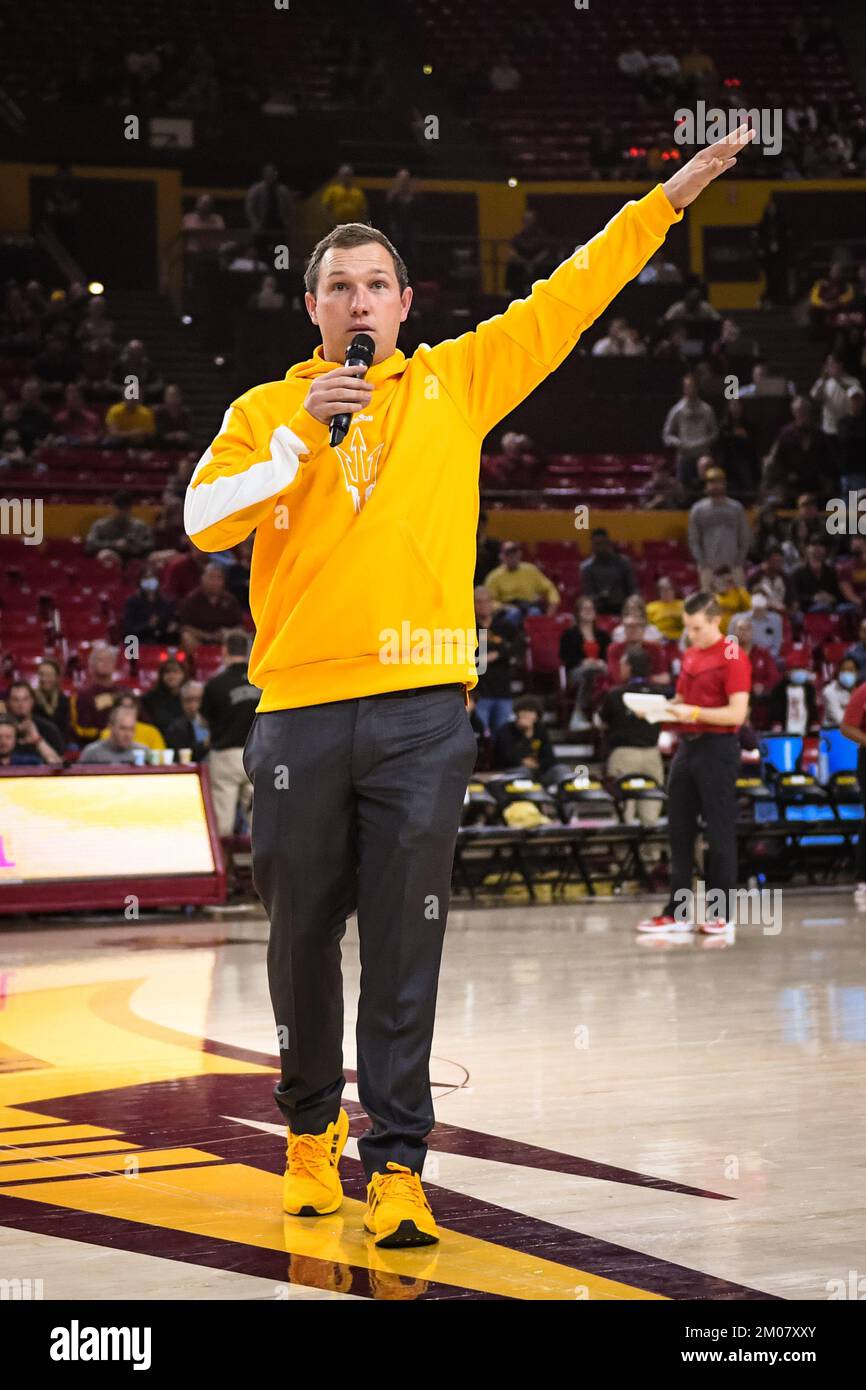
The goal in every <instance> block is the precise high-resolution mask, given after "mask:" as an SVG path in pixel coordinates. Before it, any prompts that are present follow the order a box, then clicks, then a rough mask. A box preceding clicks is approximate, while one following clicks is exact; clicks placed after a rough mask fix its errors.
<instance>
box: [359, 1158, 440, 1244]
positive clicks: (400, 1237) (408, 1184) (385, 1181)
mask: <svg viewBox="0 0 866 1390" xmlns="http://www.w3.org/2000/svg"><path fill="white" fill-rule="evenodd" d="M388 1167H389V1168H390V1169H391V1171H390V1172H389V1173H374V1174H373V1176H372V1178H371V1179H370V1182H369V1183H368V1184H367V1210H366V1211H365V1212H364V1228H365V1230H367V1231H369V1232H370V1234H371V1235H373V1236H375V1237H376V1244H377V1245H383V1246H387V1247H389V1248H394V1247H396V1246H403V1245H432V1244H433V1242H434V1241H437V1240H438V1239H439V1233H438V1231H437V1230H436V1222H435V1221H434V1220H433V1213H432V1211H431V1210H430V1203H429V1202H428V1201H427V1198H426V1197H425V1196H424V1189H423V1188H422V1186H421V1179H420V1177H419V1175H418V1174H417V1173H413V1172H412V1170H411V1168H404V1167H403V1165H402V1163H389V1164H388Z"/></svg>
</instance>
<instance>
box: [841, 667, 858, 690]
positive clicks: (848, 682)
mask: <svg viewBox="0 0 866 1390" xmlns="http://www.w3.org/2000/svg"><path fill="white" fill-rule="evenodd" d="M839 684H840V685H844V687H845V689H846V690H851V689H852V687H853V686H855V685H856V684H857V673H856V671H843V672H842V674H841V675H840V676H839Z"/></svg>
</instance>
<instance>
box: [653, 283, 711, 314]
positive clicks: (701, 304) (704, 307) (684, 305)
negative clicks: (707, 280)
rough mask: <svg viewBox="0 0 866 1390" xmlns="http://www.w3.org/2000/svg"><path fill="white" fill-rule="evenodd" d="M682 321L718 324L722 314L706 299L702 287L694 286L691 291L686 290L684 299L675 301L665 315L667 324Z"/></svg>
mask: <svg viewBox="0 0 866 1390" xmlns="http://www.w3.org/2000/svg"><path fill="white" fill-rule="evenodd" d="M681 319H685V320H687V321H691V322H705V323H716V322H718V321H719V320H720V319H721V314H720V313H719V312H718V310H717V309H714V308H713V306H712V304H710V302H709V300H707V299H704V297H703V295H702V294H701V290H700V286H699V285H692V287H691V289H688V290H686V292H685V294H684V295H683V297H682V299H677V300H675V301H674V303H673V304H671V305H670V306H669V307H668V308H667V309H666V310H665V313H664V322H665V323H676V322H677V321H679V320H681Z"/></svg>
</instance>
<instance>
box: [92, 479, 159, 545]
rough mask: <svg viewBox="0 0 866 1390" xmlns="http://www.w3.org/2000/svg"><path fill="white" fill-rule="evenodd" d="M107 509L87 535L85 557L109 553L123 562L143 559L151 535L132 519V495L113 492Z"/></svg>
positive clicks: (144, 522)
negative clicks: (110, 509)
mask: <svg viewBox="0 0 866 1390" xmlns="http://www.w3.org/2000/svg"><path fill="white" fill-rule="evenodd" d="M111 506H112V511H111V513H110V514H109V515H108V516H102V517H100V518H99V519H98V521H94V523H93V525H92V526H91V528H90V530H89V531H88V533H87V539H86V540H85V542H84V549H85V552H86V554H88V555H95V554H96V553H97V551H100V550H113V551H114V553H115V554H116V555H118V556H119V557H120V559H121V560H123V561H127V560H130V559H132V558H134V557H136V556H139V555H146V554H147V552H148V551H149V550H152V549H153V533H152V531H151V529H150V527H149V526H148V524H147V522H146V521H139V520H138V519H137V518H136V517H134V516H133V515H132V506H133V496H132V493H131V492H126V491H124V490H122V491H120V492H116V493H115V494H114V497H113V498H112V503H111Z"/></svg>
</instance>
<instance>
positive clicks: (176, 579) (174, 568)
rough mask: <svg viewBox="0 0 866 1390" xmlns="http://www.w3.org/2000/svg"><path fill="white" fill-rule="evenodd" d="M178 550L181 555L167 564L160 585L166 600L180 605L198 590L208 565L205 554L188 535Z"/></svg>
mask: <svg viewBox="0 0 866 1390" xmlns="http://www.w3.org/2000/svg"><path fill="white" fill-rule="evenodd" d="M178 549H179V550H180V554H179V555H178V556H177V557H176V558H175V559H173V560H169V562H168V563H167V564H166V566H165V569H164V570H163V572H162V575H161V585H160V587H161V588H162V592H163V593H164V594H165V596H166V598H167V599H171V601H172V602H173V603H180V602H181V601H182V600H183V599H185V598H187V597H188V596H189V595H190V594H191V593H192V592H193V590H194V589H197V588H198V586H199V584H200V583H201V576H202V571H203V569H204V567H205V565H206V564H207V563H208V561H207V559H206V557H205V555H204V554H203V552H202V551H201V550H198V549H196V547H195V546H194V545H193V543H192V541H191V540H190V539H189V537H188V536H186V535H184V537H183V539H182V541H181V544H180V546H179V547H178Z"/></svg>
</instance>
